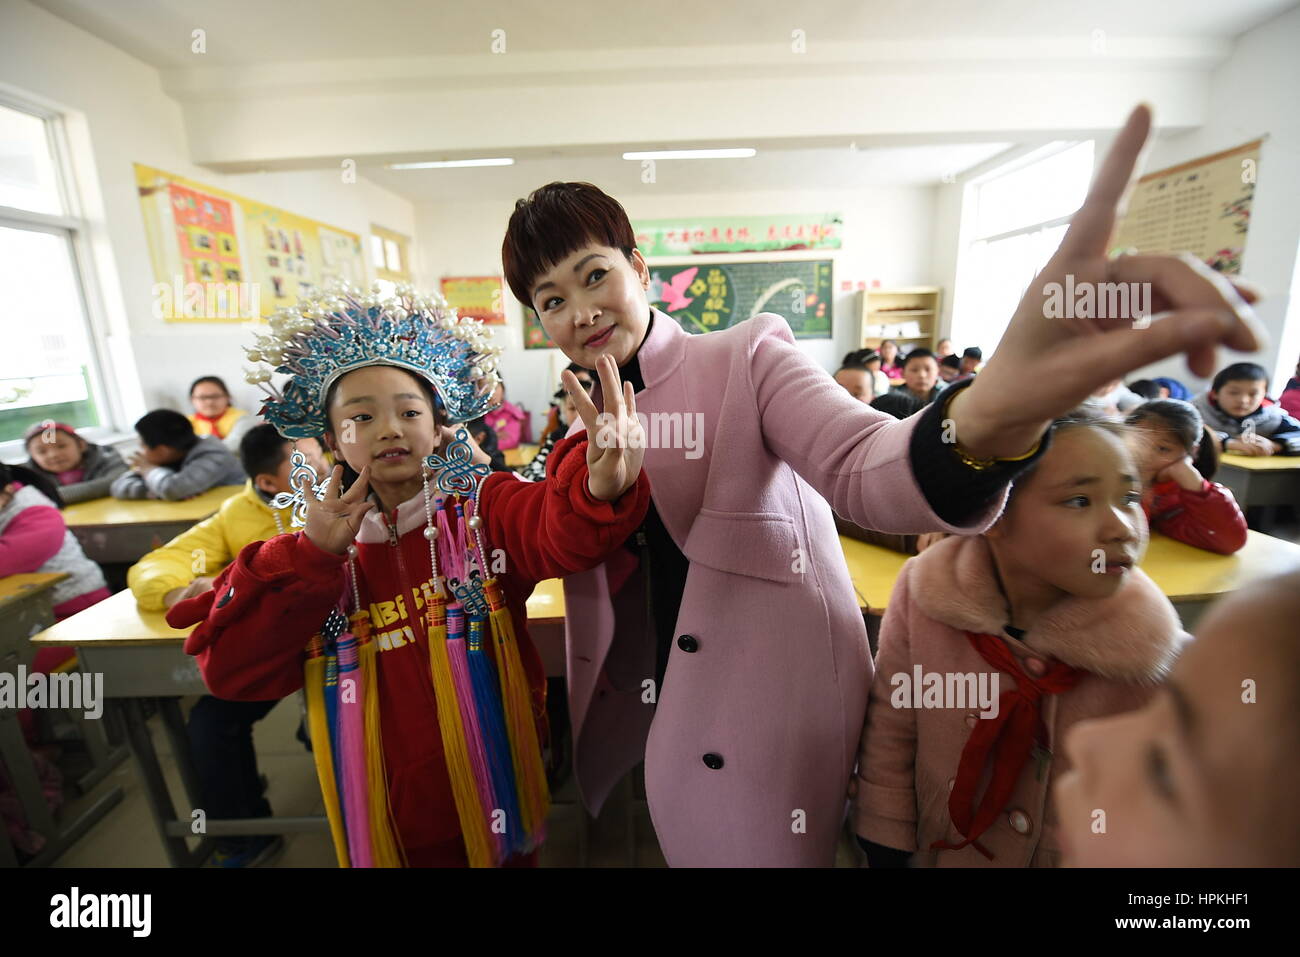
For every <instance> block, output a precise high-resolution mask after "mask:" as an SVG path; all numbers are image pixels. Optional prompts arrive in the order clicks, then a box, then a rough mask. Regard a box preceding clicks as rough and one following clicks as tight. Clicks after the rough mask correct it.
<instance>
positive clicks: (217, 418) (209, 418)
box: [194, 408, 230, 439]
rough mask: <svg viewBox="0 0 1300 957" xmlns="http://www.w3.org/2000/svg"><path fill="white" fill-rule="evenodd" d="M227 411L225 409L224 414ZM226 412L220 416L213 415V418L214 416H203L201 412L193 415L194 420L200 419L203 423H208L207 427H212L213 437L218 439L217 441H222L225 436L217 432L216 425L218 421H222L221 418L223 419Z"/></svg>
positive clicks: (227, 410)
mask: <svg viewBox="0 0 1300 957" xmlns="http://www.w3.org/2000/svg"><path fill="white" fill-rule="evenodd" d="M229 411H230V409H229V408H227V409H226V412H229ZM226 412H222V413H221V415H215V416H214V415H204V414H203V413H202V412H195V413H194V418H196V419H202V420H203V421H204V422H206V423H208V425H210V426H212V434H213V435H215V436H216V437H217V438H219V439H224V438H225V436H224V435H222V434H221V433H220V432H219V431H218V430H217V423H218V422H220V421H221V420H222V418H224V417H225V414H226Z"/></svg>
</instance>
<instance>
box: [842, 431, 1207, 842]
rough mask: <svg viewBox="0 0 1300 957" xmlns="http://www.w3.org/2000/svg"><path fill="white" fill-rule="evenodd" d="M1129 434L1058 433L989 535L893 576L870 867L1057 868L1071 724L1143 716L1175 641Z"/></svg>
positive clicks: (873, 737)
mask: <svg viewBox="0 0 1300 957" xmlns="http://www.w3.org/2000/svg"><path fill="white" fill-rule="evenodd" d="M1125 432H1126V427H1125V426H1124V425H1122V424H1120V423H1115V422H1110V421H1106V420H1098V419H1083V418H1077V419H1074V418H1067V419H1063V420H1059V421H1058V422H1057V423H1056V424H1055V426H1054V428H1053V437H1052V444H1051V447H1050V448H1049V449H1048V450H1047V452H1046V454H1045V455H1044V456H1043V457H1042V458H1041V459H1040V460H1039V461H1038V462H1037V463H1036V464H1035V466H1033V467H1032V470H1031V471H1030V472H1029V474H1028V476H1027V477H1025V478H1022V479H1020V480H1018V481H1017V482H1016V485H1015V487H1014V488H1013V490H1012V494H1011V498H1010V502H1009V504H1008V506H1007V510H1006V512H1005V513H1004V514H1003V516H1002V517H1001V519H1000V520H999V521H998V522H997V523H996V524H995V525H994V526H993V527H992V528H990V529H989V530H988V531H987V532H986V533H984V534H983V535H977V536H957V537H952V538H948V539H945V540H944V541H942V542H939V543H938V544H936V545H933V546H931V547H930V548H927V549H926V550H925V551H924V552H922V553H921V555H919V556H918V557H916V558H913V559H911V560H910V561H908V563H907V564H906V565H905V566H904V567H903V573H902V575H901V576H900V577H899V579H898V583H897V584H896V585H895V587H894V593H893V595H892V597H891V598H890V601H889V610H888V612H887V613H886V615H885V620H884V623H883V625H882V626H881V632H880V651H879V654H878V655H877V657H876V676H875V680H874V682H873V684H872V687H871V694H870V699H869V703H868V706H867V721H866V727H865V729H864V731H863V736H862V744H861V747H860V750H859V757H858V771H857V774H856V776H855V779H854V781H853V786H852V787H851V788H850V792H851V793H853V794H855V797H856V802H855V825H856V831H857V834H858V839H859V842H860V843H861V844H862V846H863V849H864V850H865V851H866V852H867V857H868V861H869V862H870V863H871V865H872V866H873V867H879V866H901V865H903V864H905V863H907V862H908V859H909V858H910V859H911V863H912V864H913V865H920V866H937V867H990V866H992V867H1027V866H1041V867H1050V866H1055V865H1056V864H1058V863H1059V859H1060V854H1061V845H1060V841H1059V837H1058V833H1057V832H1058V828H1057V820H1056V818H1055V815H1054V813H1053V811H1052V809H1051V808H1050V807H1049V805H1048V791H1049V788H1050V787H1051V785H1052V782H1053V781H1054V780H1055V778H1057V777H1058V776H1059V775H1061V774H1062V773H1064V772H1065V771H1066V770H1068V761H1067V760H1066V759H1065V757H1064V755H1063V754H1062V753H1061V750H1060V748H1061V740H1062V738H1063V737H1064V735H1065V733H1066V732H1067V731H1068V729H1070V728H1071V727H1073V726H1074V725H1075V724H1077V723H1079V722H1081V721H1086V720H1089V719H1092V718H1100V717H1104V716H1107V715H1113V714H1119V713H1122V712H1125V711H1131V710H1133V709H1135V708H1139V707H1141V706H1142V705H1143V704H1145V703H1146V702H1147V700H1148V699H1149V698H1150V697H1151V696H1152V695H1153V694H1154V693H1155V691H1156V689H1157V687H1158V686H1159V684H1160V683H1161V681H1162V680H1163V677H1164V675H1165V674H1166V673H1167V672H1168V670H1169V668H1170V666H1171V665H1172V663H1173V660H1174V658H1175V656H1176V655H1177V653H1178V650H1179V647H1180V645H1181V644H1182V642H1183V640H1184V639H1185V638H1186V635H1185V634H1184V633H1183V631H1182V628H1181V626H1180V624H1179V621H1178V616H1177V614H1176V613H1175V612H1174V609H1173V606H1172V605H1170V603H1169V600H1168V599H1167V598H1165V596H1164V595H1163V594H1162V593H1161V592H1160V590H1159V589H1158V588H1157V587H1156V586H1155V584H1154V583H1153V582H1152V581H1151V579H1150V578H1148V577H1147V576H1146V575H1145V574H1143V572H1142V571H1141V570H1139V569H1138V567H1137V563H1138V561H1139V560H1140V559H1141V557H1142V553H1143V551H1144V549H1145V547H1146V542H1147V523H1146V518H1145V516H1144V515H1143V512H1142V483H1141V480H1140V478H1139V477H1138V469H1137V467H1136V464H1135V462H1134V460H1133V457H1132V453H1131V452H1130V450H1129V448H1128V446H1127V444H1126V440H1125V434H1124V433H1125Z"/></svg>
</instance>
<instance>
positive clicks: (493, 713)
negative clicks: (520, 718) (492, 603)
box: [468, 616, 528, 855]
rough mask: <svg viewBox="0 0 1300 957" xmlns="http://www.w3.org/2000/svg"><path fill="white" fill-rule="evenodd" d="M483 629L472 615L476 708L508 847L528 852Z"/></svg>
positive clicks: (471, 657)
mask: <svg viewBox="0 0 1300 957" xmlns="http://www.w3.org/2000/svg"><path fill="white" fill-rule="evenodd" d="M483 632H484V620H483V619H482V618H481V617H478V616H474V617H472V618H470V620H469V635H470V637H469V652H468V657H469V673H470V679H471V681H472V682H473V685H474V707H475V709H476V710H477V711H478V720H479V727H480V729H481V730H482V732H483V739H484V740H483V746H484V749H485V750H486V751H487V756H488V767H489V768H490V770H491V774H492V790H493V792H495V794H496V795H497V797H498V799H499V800H500V801H501V802H502V805H503V810H504V811H505V812H506V846H507V848H508V850H509V853H510V854H511V855H515V854H523V853H526V851H527V847H528V835H527V834H526V833H525V832H524V828H523V815H521V814H520V812H519V797H518V792H517V791H516V790H515V773H514V766H513V763H512V762H511V760H510V739H509V737H507V735H506V721H505V714H504V712H502V710H501V698H500V694H501V692H500V685H499V684H498V682H497V675H496V669H495V668H493V667H492V659H490V658H489V657H488V656H487V653H486V652H484V651H483Z"/></svg>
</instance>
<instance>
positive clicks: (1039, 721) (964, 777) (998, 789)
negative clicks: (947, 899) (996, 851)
mask: <svg viewBox="0 0 1300 957" xmlns="http://www.w3.org/2000/svg"><path fill="white" fill-rule="evenodd" d="M966 637H967V638H969V639H970V643H971V645H972V646H973V647H974V648H975V650H976V651H977V652H979V655H980V657H981V658H983V659H984V660H985V661H987V662H988V663H989V664H990V665H992V666H993V667H994V668H996V669H998V670H999V671H1004V672H1006V673H1008V674H1010V675H1011V676H1012V677H1013V678H1015V679H1016V687H1015V688H1014V689H1012V690H1009V691H1004V692H1003V693H1002V696H1001V697H1000V698H999V699H998V716H997V717H996V718H982V719H980V720H979V721H978V722H977V723H976V725H975V729H974V730H973V731H972V732H971V735H970V738H968V739H967V741H966V746H965V747H964V748H962V752H961V760H960V761H959V762H958V764H957V780H956V782H955V783H954V784H953V787H952V793H951V794H949V795H948V813H949V815H951V816H952V822H953V824H955V825H956V826H957V831H958V832H959V833H960V834H961V835H962V836H963V837H964V838H966V840H964V841H962V842H961V843H959V844H949V843H948V842H947V841H935V842H934V843H933V844H931V845H930V849H931V850H944V851H956V850H960V849H961V848H963V847H965V846H966V845H967V844H973V845H974V846H975V849H976V850H977V851H979V852H980V853H981V854H983V855H984V856H985V857H987V858H988V859H989V860H993V855H992V854H990V853H989V852H988V850H986V849H985V848H984V847H982V846H981V845H980V843H979V841H978V840H977V838H978V837H979V836H980V835H981V834H983V833H984V832H985V831H986V830H987V829H988V827H989V825H990V824H992V823H993V821H994V819H995V818H996V817H997V816H998V815H999V814H1000V813H1002V809H1003V808H1004V807H1006V803H1007V801H1008V800H1009V799H1010V798H1011V792H1012V791H1013V790H1015V787H1016V781H1017V780H1018V779H1019V778H1020V772H1021V771H1022V770H1023V769H1024V766H1025V762H1026V761H1027V760H1029V752H1030V750H1031V749H1032V748H1033V746H1034V745H1035V744H1039V745H1042V746H1044V747H1045V746H1046V744H1045V742H1046V738H1047V731H1046V729H1045V728H1044V727H1043V714H1042V702H1041V699H1042V696H1043V695H1045V694H1059V693H1060V692H1062V691H1068V690H1069V689H1070V688H1073V687H1074V685H1075V684H1076V683H1077V682H1078V681H1079V679H1080V678H1082V677H1084V676H1085V675H1086V674H1087V673H1088V672H1086V671H1084V670H1083V669H1081V668H1073V667H1071V666H1070V665H1067V664H1064V663H1062V662H1060V661H1052V662H1051V663H1050V664H1048V665H1047V670H1046V672H1045V673H1044V674H1043V675H1042V676H1041V677H1037V678H1035V677H1034V676H1032V675H1029V674H1026V673H1025V671H1024V669H1023V668H1021V667H1020V662H1019V661H1018V660H1017V658H1016V656H1015V655H1014V654H1012V653H1011V649H1010V648H1008V647H1007V643H1006V642H1005V641H1003V640H1002V639H1001V638H999V637H998V636H997V635H980V634H976V633H974V632H970V631H968V632H966ZM990 759H992V761H993V775H992V777H991V779H990V780H989V786H988V787H987V788H986V789H985V791H984V795H983V797H982V798H980V803H979V807H974V801H975V789H976V788H977V787H978V786H979V781H980V777H981V776H982V775H983V773H984V768H985V766H987V764H988V763H989V760H990Z"/></svg>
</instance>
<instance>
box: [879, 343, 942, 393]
mask: <svg viewBox="0 0 1300 957" xmlns="http://www.w3.org/2000/svg"><path fill="white" fill-rule="evenodd" d="M943 389H944V386H943V384H942V383H941V382H940V381H939V363H938V361H937V360H936V359H935V358H934V353H933V352H931V351H930V350H929V349H913V350H912V351H911V352H909V353H908V354H907V358H906V359H904V360H903V384H902V385H896V386H894V388H893V389H892V390H891V391H893V392H898V393H902V394H904V395H905V396H907V397H909V398H911V399H913V400H914V401H916V402H918V403H919V405H918V406H917V408H922V407H923V406H927V405H929V404H930V403H931V402H933V401H934V400H935V399H936V398H938V396H939V393H940V392H942V391H943Z"/></svg>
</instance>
